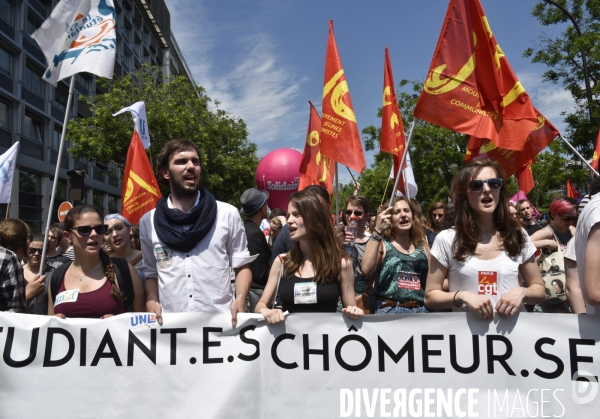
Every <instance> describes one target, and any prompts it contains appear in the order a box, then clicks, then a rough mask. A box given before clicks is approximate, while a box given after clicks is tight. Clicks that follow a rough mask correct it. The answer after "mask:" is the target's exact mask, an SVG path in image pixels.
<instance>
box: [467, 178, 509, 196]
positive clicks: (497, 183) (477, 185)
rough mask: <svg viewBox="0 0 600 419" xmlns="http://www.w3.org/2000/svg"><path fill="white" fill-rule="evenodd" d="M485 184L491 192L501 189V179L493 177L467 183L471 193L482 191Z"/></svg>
mask: <svg viewBox="0 0 600 419" xmlns="http://www.w3.org/2000/svg"><path fill="white" fill-rule="evenodd" d="M485 183H487V185H488V186H489V187H490V189H491V190H493V191H497V190H499V189H500V188H501V187H502V179H500V178H497V177H493V178H491V179H486V180H472V181H470V182H469V189H471V192H480V191H482V190H483V185H484V184H485Z"/></svg>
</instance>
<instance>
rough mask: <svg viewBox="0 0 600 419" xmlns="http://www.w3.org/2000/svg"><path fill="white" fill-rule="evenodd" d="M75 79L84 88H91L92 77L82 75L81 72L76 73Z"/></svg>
mask: <svg viewBox="0 0 600 419" xmlns="http://www.w3.org/2000/svg"><path fill="white" fill-rule="evenodd" d="M75 80H76V81H77V83H79V84H80V85H82V86H83V87H85V88H86V89H88V90H91V85H92V79H91V78H90V77H89V76H84V75H83V74H82V73H77V76H76V77H75ZM65 103H66V102H65Z"/></svg>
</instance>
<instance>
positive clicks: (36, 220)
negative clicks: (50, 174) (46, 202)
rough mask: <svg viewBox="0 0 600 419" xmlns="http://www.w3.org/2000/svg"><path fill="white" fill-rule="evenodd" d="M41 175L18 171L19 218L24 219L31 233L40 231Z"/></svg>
mask: <svg viewBox="0 0 600 419" xmlns="http://www.w3.org/2000/svg"><path fill="white" fill-rule="evenodd" d="M40 182H41V176H40V175H37V174H35V173H28V172H26V171H23V170H20V171H19V218H20V219H21V220H23V221H25V222H26V223H27V224H28V225H29V228H30V229H31V233H32V234H35V233H39V232H41V231H42V197H41V188H40Z"/></svg>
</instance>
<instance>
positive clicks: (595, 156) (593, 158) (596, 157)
mask: <svg viewBox="0 0 600 419" xmlns="http://www.w3.org/2000/svg"><path fill="white" fill-rule="evenodd" d="M592 160H598V153H596V151H594V157H592Z"/></svg>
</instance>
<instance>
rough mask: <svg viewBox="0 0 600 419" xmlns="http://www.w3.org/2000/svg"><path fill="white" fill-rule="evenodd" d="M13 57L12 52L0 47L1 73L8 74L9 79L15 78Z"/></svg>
mask: <svg viewBox="0 0 600 419" xmlns="http://www.w3.org/2000/svg"><path fill="white" fill-rule="evenodd" d="M13 62H14V61H13V56H12V54H11V53H10V52H8V51H6V50H5V49H4V48H1V47H0V72H2V73H4V74H6V75H7V76H8V77H12V76H13V68H14V64H13Z"/></svg>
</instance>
